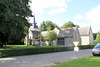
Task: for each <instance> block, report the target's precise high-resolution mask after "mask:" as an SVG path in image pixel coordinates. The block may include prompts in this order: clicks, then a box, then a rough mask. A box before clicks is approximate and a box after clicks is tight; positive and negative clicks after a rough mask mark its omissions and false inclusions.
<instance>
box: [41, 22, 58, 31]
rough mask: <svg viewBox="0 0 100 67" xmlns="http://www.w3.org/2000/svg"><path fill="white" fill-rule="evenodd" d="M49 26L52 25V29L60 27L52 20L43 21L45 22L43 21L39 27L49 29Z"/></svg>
mask: <svg viewBox="0 0 100 67" xmlns="http://www.w3.org/2000/svg"><path fill="white" fill-rule="evenodd" d="M48 27H51V29H50V30H53V29H54V28H55V27H57V28H58V26H57V25H56V24H55V23H53V22H52V21H43V22H42V23H41V25H40V27H39V29H40V30H41V31H47V29H48Z"/></svg>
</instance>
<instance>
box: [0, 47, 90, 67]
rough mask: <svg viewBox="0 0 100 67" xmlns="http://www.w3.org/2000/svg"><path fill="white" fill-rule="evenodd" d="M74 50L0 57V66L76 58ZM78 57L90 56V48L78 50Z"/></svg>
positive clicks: (32, 66) (38, 66)
mask: <svg viewBox="0 0 100 67" xmlns="http://www.w3.org/2000/svg"><path fill="white" fill-rule="evenodd" d="M76 54H77V53H76V52H75V51H65V52H56V53H48V54H38V55H29V56H19V57H10V58H0V67H43V66H48V65H53V64H55V63H61V62H65V61H69V60H73V59H76ZM77 56H78V58H82V57H89V56H92V53H91V49H87V50H80V51H78V55H77Z"/></svg>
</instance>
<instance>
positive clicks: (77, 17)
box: [75, 15, 83, 19]
mask: <svg viewBox="0 0 100 67" xmlns="http://www.w3.org/2000/svg"><path fill="white" fill-rule="evenodd" d="M82 18H83V16H82V15H77V16H75V19H82Z"/></svg>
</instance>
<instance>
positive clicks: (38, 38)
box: [35, 34, 44, 42]
mask: <svg viewBox="0 0 100 67" xmlns="http://www.w3.org/2000/svg"><path fill="white" fill-rule="evenodd" d="M40 36H41V40H42V41H44V37H43V36H42V35H40V34H37V35H36V36H35V41H38V42H39V41H40Z"/></svg>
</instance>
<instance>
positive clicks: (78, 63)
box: [51, 56, 100, 67]
mask: <svg viewBox="0 0 100 67" xmlns="http://www.w3.org/2000/svg"><path fill="white" fill-rule="evenodd" d="M51 67H100V56H98V57H88V58H80V59H78V60H72V61H69V62H64V63H62V64H57V65H54V66H51Z"/></svg>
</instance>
